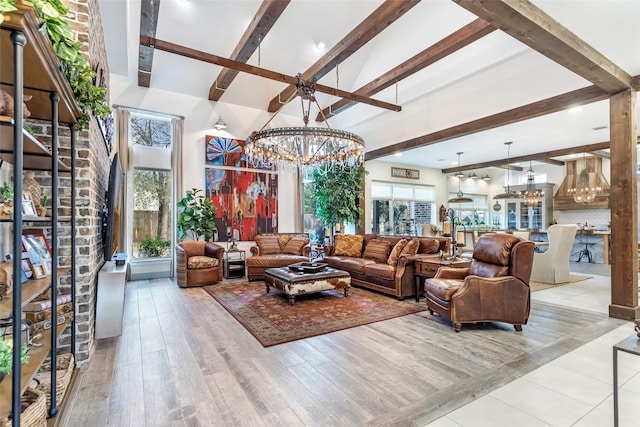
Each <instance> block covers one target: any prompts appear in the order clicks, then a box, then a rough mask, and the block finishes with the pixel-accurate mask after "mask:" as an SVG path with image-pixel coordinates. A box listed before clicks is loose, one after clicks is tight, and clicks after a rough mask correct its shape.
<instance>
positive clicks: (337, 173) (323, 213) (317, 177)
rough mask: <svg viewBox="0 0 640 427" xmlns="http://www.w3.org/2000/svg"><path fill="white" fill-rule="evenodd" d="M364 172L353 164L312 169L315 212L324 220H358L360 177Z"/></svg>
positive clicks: (361, 182)
mask: <svg viewBox="0 0 640 427" xmlns="http://www.w3.org/2000/svg"><path fill="white" fill-rule="evenodd" d="M367 173H368V172H367V171H365V170H364V169H361V168H359V167H357V166H349V167H345V168H343V169H336V170H327V169H316V170H315V171H314V172H313V174H312V178H313V194H314V198H313V199H314V201H315V210H316V216H317V217H318V218H320V219H322V220H323V221H324V222H325V224H327V225H330V226H335V225H336V224H344V223H349V224H356V225H359V224H360V215H362V214H363V213H364V212H363V210H362V209H361V208H360V200H361V199H362V198H363V197H364V177H365V175H366V174H367Z"/></svg>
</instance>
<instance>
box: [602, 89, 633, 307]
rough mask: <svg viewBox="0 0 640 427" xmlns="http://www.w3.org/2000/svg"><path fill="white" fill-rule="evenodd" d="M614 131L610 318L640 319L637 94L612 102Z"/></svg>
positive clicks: (624, 94)
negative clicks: (639, 285)
mask: <svg viewBox="0 0 640 427" xmlns="http://www.w3.org/2000/svg"><path fill="white" fill-rule="evenodd" d="M609 111H610V117H609V121H610V123H609V124H610V129H611V254H612V256H611V305H609V316H610V317H615V318H618V319H627V320H633V319H638V318H640V307H638V256H637V250H638V204H637V198H638V183H637V177H636V158H637V154H636V139H637V138H636V135H637V126H638V123H637V118H636V93H635V91H633V90H625V91H623V92H620V93H617V94H615V95H613V96H611V98H610V100H609Z"/></svg>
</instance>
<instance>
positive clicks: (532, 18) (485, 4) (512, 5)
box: [453, 0, 633, 94]
mask: <svg viewBox="0 0 640 427" xmlns="http://www.w3.org/2000/svg"><path fill="white" fill-rule="evenodd" d="M453 1H455V2H456V3H458V4H459V5H460V6H462V7H463V8H465V9H467V10H468V11H470V12H471V13H473V14H475V15H476V16H478V17H479V18H482V19H484V20H485V21H487V22H488V23H490V24H491V25H493V26H494V27H496V28H499V29H501V30H502V31H504V32H505V33H507V34H509V35H510V36H512V37H513V38H515V39H516V40H519V41H520V42H522V43H524V44H526V45H527V46H529V47H530V48H532V49H534V50H536V51H538V52H539V53H541V54H542V55H544V56H546V57H547V58H549V59H551V60H553V61H555V62H557V63H558V64H560V65H562V66H563V67H565V68H567V69H568V70H571V71H573V72H574V73H576V74H578V75H579V76H581V77H583V78H585V79H587V80H588V81H590V82H591V83H593V84H594V85H595V86H597V87H599V88H600V89H602V90H604V91H606V92H607V93H609V94H614V93H618V92H620V91H622V90H625V89H629V88H632V87H633V82H632V77H631V76H630V75H629V74H627V73H626V72H625V71H624V70H623V69H622V68H620V67H618V66H617V65H616V64H614V63H613V62H611V61H610V60H609V59H607V58H606V57H605V56H604V55H602V54H601V53H600V52H598V51H597V50H595V49H594V48H592V47H591V46H589V45H588V44H587V43H585V42H584V41H583V40H581V39H580V38H578V37H577V36H576V35H575V34H573V33H572V32H571V31H569V30H568V29H567V28H565V27H564V26H562V25H560V23H558V22H557V21H555V20H554V19H553V18H552V17H550V16H549V15H547V14H546V13H545V12H544V11H543V10H542V9H540V8H538V7H537V6H535V5H534V4H532V3H531V2H529V1H522V0H492V1H483V0H453Z"/></svg>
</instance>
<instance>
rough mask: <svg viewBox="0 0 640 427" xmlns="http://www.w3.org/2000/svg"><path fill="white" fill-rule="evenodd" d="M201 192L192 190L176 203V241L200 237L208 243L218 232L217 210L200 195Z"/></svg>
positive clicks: (209, 201)
mask: <svg viewBox="0 0 640 427" xmlns="http://www.w3.org/2000/svg"><path fill="white" fill-rule="evenodd" d="M201 191H202V190H199V189H197V188H192V189H191V190H188V191H187V194H186V195H185V196H184V197H183V198H182V200H180V201H179V202H178V239H179V240H184V239H185V238H187V237H190V238H191V239H193V240H199V239H200V238H201V237H202V238H204V240H206V241H209V240H211V239H212V238H213V235H214V234H215V233H216V232H217V231H218V229H217V227H216V222H215V220H216V212H217V210H218V209H217V208H216V207H215V205H214V204H213V203H212V202H211V200H209V199H207V198H206V197H204V196H203V195H201V194H198V193H200V192H201Z"/></svg>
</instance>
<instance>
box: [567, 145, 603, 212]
mask: <svg viewBox="0 0 640 427" xmlns="http://www.w3.org/2000/svg"><path fill="white" fill-rule="evenodd" d="M582 161H583V168H582V170H581V171H580V174H579V175H578V177H577V178H575V182H574V186H573V187H572V188H569V190H568V192H569V194H571V197H573V201H574V202H576V203H580V204H585V203H591V202H593V201H594V200H595V199H596V196H597V195H598V194H600V193H601V192H602V186H601V185H600V180H599V179H598V177H597V175H596V174H595V173H594V174H591V173H589V171H588V168H587V159H586V155H585V154H583V156H582ZM576 166H577V165H576ZM592 175H593V178H592Z"/></svg>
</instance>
